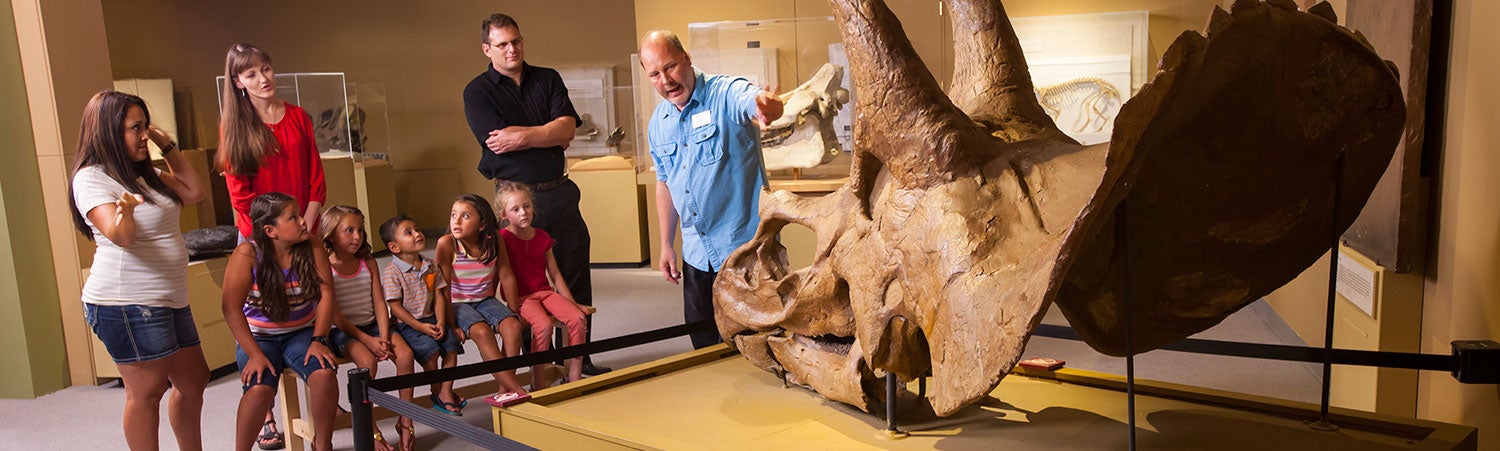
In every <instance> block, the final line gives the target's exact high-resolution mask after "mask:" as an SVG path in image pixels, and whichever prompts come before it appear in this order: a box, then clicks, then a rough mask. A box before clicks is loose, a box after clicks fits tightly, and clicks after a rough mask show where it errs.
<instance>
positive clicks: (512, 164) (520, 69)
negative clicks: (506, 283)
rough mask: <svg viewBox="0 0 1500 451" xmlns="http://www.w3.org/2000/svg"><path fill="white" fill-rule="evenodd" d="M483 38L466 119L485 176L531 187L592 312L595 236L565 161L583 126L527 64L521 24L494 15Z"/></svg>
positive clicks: (548, 79)
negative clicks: (481, 65)
mask: <svg viewBox="0 0 1500 451" xmlns="http://www.w3.org/2000/svg"><path fill="white" fill-rule="evenodd" d="M482 30H483V38H484V41H483V44H482V45H481V47H480V49H481V50H482V51H483V52H484V55H485V56H486V57H488V58H489V60H490V62H489V65H488V66H487V67H486V68H485V70H484V73H481V74H479V76H477V77H474V80H473V81H470V82H469V85H468V86H466V87H464V117H465V118H466V119H468V122H469V130H471V131H473V132H474V139H475V140H477V141H478V142H479V147H480V155H481V156H480V158H479V173H480V174H483V175H484V176H485V177H486V178H489V179H491V180H494V181H496V182H497V183H498V182H500V181H512V182H520V183H525V184H527V185H530V186H531V189H532V191H533V192H534V196H533V205H534V206H535V208H536V219H535V220H534V221H533V223H532V224H533V226H534V227H537V228H540V229H542V230H546V231H547V233H549V234H551V235H552V238H553V239H554V240H555V241H556V244H554V245H553V254H554V255H555V256H556V258H557V266H558V268H559V269H560V270H561V271H562V275H563V279H564V280H565V281H566V282H567V284H568V290H569V291H571V292H572V293H573V297H574V298H575V299H573V300H574V301H576V302H578V303H579V304H583V305H593V303H594V296H593V286H592V282H591V280H590V278H589V229H588V225H587V224H584V222H583V215H582V214H581V213H579V211H578V199H579V191H578V185H576V184H574V183H573V182H572V181H570V180H568V179H567V168H566V158H565V157H564V156H563V150H564V149H566V148H567V147H568V143H569V142H571V141H572V140H573V131H574V128H576V127H578V125H580V124H582V121H581V120H579V118H578V113H577V112H575V111H574V110H573V102H572V101H570V100H568V88H567V87H566V86H564V85H563V80H562V76H560V75H558V74H557V71H555V70H552V69H548V68H545V67H537V66H532V65H529V64H526V61H525V59H526V52H525V48H524V46H523V44H524V42H523V39H522V37H521V27H520V26H519V25H517V24H516V21H515V20H514V19H512V18H511V17H510V16H507V15H504V14H494V15H491V16H490V17H488V18H486V19H485V20H484V23H483V24H482ZM533 327H548V326H546V325H542V326H533ZM589 330H591V331H592V330H593V327H590V328H589ZM584 362H585V364H584V372H585V373H589V374H596V373H599V372H601V371H600V370H601V368H597V367H594V366H593V364H592V362H589V361H588V360H587V358H585V360H584ZM602 370H603V371H608V369H607V368H605V369H602Z"/></svg>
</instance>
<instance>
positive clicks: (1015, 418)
mask: <svg viewBox="0 0 1500 451" xmlns="http://www.w3.org/2000/svg"><path fill="white" fill-rule="evenodd" d="M1123 386H1124V384H1123V382H1122V380H1121V378H1119V377H1117V376H1112V375H1105V374H1099V373H1091V372H1087V371H1080V370H1071V369H1063V370H1059V371H1058V372H1055V373H1054V372H1036V373H1019V372H1018V373H1013V374H1011V375H1010V376H1008V377H1006V378H1005V379H1004V380H1003V381H1002V382H1001V383H1000V386H999V387H998V388H996V389H995V391H994V392H992V393H991V397H990V398H987V399H985V400H983V401H981V402H979V403H977V404H976V405H974V406H971V407H969V408H967V409H964V410H962V411H960V412H958V413H957V414H955V415H953V416H950V417H947V418H939V417H935V416H934V415H932V414H931V413H930V411H929V413H925V414H924V413H921V409H916V410H911V411H908V412H907V413H904V414H903V415H904V418H902V419H901V424H902V426H901V428H902V429H903V430H904V431H907V432H908V433H909V436H907V437H905V438H903V439H891V438H887V437H886V435H885V434H884V433H883V429H884V427H885V422H884V420H882V419H879V418H877V417H875V416H874V415H870V414H866V413H864V412H860V411H858V410H856V409H853V408H851V407H848V406H845V405H843V404H839V403H835V402H830V401H827V400H824V399H823V398H821V397H818V396H817V395H816V394H814V393H812V392H811V391H809V390H806V389H803V388H799V387H783V386H782V383H781V380H780V379H777V378H776V377H774V376H773V375H771V374H769V373H767V372H765V371H762V370H760V369H758V368H755V367H753V366H751V365H750V363H749V362H747V361H745V359H744V358H741V357H740V356H739V355H737V354H735V353H734V351H732V350H730V349H729V348H728V347H727V346H723V345H720V346H716V347H710V348H705V349H702V350H698V351H694V352H690V353H686V354H681V355H678V356H675V357H671V358H668V359H663V360H660V361H657V362H652V363H649V364H644V365H639V366H635V367H631V368H626V369H622V370H617V371H614V372H611V373H608V374H605V375H603V376H599V377H594V378H589V379H586V380H584V381H582V382H579V383H575V384H568V385H566V386H559V387H554V388H552V389H548V390H543V391H539V392H534V393H532V396H533V399H532V401H531V402H529V403H525V404H519V405H516V406H512V407H510V408H504V409H502V408H494V423H495V425H494V427H495V431H496V432H497V433H500V434H502V435H504V436H506V437H508V438H511V439H513V440H516V441H519V442H521V443H524V444H527V445H530V446H533V447H537V448H541V449H549V450H551V449H591V450H597V449H674V450H676V449H945V450H962V449H982V450H994V449H1070V450H1073V449H1125V448H1127V447H1128V445H1127V443H1126V440H1127V437H1128V433H1129V430H1128V426H1127V422H1126V421H1127V419H1126V415H1127V406H1126V396H1125V394H1124V393H1123V392H1121V391H1120V390H1121V389H1123ZM1136 390H1137V396H1136V413H1137V419H1136V420H1137V421H1136V425H1137V427H1138V429H1137V432H1136V435H1137V444H1138V446H1139V447H1140V448H1141V449H1151V450H1165V449H1192V450H1201V449H1223V450H1233V449H1246V450H1264V449H1278V450H1287V449H1316V450H1330V449H1360V450H1385V449H1389V450H1397V449H1415V450H1450V449H1474V448H1475V446H1476V444H1477V437H1478V435H1477V432H1476V430H1475V429H1474V428H1472V427H1467V426H1457V425H1450V424H1446V423H1437V422H1432V421H1425V420H1418V419H1413V418H1400V417H1394V416H1388V415H1378V414H1370V413H1363V412H1356V411H1349V410H1342V409H1335V410H1334V412H1333V416H1332V419H1333V422H1334V424H1336V425H1338V426H1340V427H1339V428H1338V429H1337V430H1335V431H1331V432H1330V431H1320V430H1316V429H1313V428H1312V427H1310V426H1309V424H1308V423H1307V420H1308V419H1312V418H1316V417H1317V406H1314V405H1310V404H1303V403H1294V402H1289V401H1280V400H1275V399H1270V398H1259V397H1252V396H1248V395H1241V394H1235V393H1227V392H1220V391H1213V390H1207V389H1198V388H1192V387H1184V386H1177V385H1172V384H1165V383H1159V382H1149V381H1140V380H1138V381H1137V384H1136Z"/></svg>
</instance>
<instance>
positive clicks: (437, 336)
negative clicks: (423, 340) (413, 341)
mask: <svg viewBox="0 0 1500 451" xmlns="http://www.w3.org/2000/svg"><path fill="white" fill-rule="evenodd" d="M422 328H424V329H427V331H426V332H424V333H426V334H427V336H429V337H432V339H433V340H442V339H443V327H442V326H439V325H436V324H426V323H423V324H422Z"/></svg>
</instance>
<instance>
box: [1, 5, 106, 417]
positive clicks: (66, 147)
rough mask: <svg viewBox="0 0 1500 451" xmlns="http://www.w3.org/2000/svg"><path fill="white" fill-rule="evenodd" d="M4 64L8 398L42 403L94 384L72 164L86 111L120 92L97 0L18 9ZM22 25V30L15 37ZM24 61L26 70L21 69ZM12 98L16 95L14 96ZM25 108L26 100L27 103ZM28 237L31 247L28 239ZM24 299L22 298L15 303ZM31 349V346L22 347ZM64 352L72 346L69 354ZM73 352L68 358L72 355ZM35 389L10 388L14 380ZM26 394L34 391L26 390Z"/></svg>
mask: <svg viewBox="0 0 1500 451" xmlns="http://www.w3.org/2000/svg"><path fill="white" fill-rule="evenodd" d="M0 17H4V18H5V20H7V21H9V23H7V24H6V25H5V26H4V28H5V30H3V31H0V34H3V35H4V36H5V37H4V38H0V44H3V45H0V47H3V50H0V53H3V56H0V58H4V59H7V60H10V61H11V63H9V64H4V65H0V67H4V68H5V69H4V70H0V83H3V86H4V87H3V89H4V91H5V92H6V93H7V94H6V96H5V98H6V99H16V101H15V102H14V103H12V102H6V105H5V106H4V107H3V108H4V110H3V111H4V112H3V113H0V117H3V119H4V120H3V125H0V135H3V136H5V137H6V138H8V139H7V141H6V145H5V147H4V150H0V152H3V153H4V155H5V158H4V161H5V162H6V164H5V165H3V166H0V173H3V175H4V177H3V179H4V181H5V188H4V193H3V195H4V204H5V205H4V214H5V216H6V221H5V223H6V224H5V225H6V227H5V232H4V233H3V234H5V235H6V238H5V239H6V240H8V241H9V243H8V246H9V247H10V249H9V252H8V253H6V254H4V255H6V258H9V259H14V260H11V262H12V264H13V266H10V267H4V266H7V265H0V278H3V279H8V278H11V277H14V284H6V285H4V286H7V287H14V289H15V291H14V292H3V291H0V305H4V304H6V303H10V302H15V303H17V304H16V305H17V306H16V309H17V311H10V310H9V309H8V308H7V307H0V308H7V311H5V312H0V313H3V314H4V317H3V319H4V320H6V321H17V322H16V323H15V324H13V325H6V326H4V328H5V329H8V330H7V331H6V333H7V334H9V333H13V332H15V331H19V333H20V334H22V335H21V336H19V337H14V338H15V340H14V341H12V337H9V336H7V337H6V339H5V340H4V341H3V343H4V344H5V346H4V347H5V348H12V347H16V348H21V349H6V350H5V351H4V352H7V353H10V352H16V353H18V354H15V355H9V354H7V355H6V357H7V358H6V360H4V361H6V362H21V364H20V365H17V366H19V367H20V368H14V367H11V366H10V365H6V367H5V369H4V370H0V371H3V374H0V380H4V382H0V383H3V384H7V385H5V386H4V390H5V393H4V394H3V395H4V396H36V395H40V394H43V393H47V392H50V391H53V390H57V389H60V388H62V387H65V386H67V385H68V384H69V383H70V382H71V383H73V384H79V383H89V382H92V381H93V379H92V367H91V366H90V364H89V363H88V362H89V353H88V350H87V348H88V335H87V332H86V329H85V327H84V325H83V313H82V312H83V309H82V304H81V303H80V302H79V301H78V293H79V290H80V287H81V283H80V279H79V271H78V270H79V268H80V266H79V259H78V257H77V249H78V244H77V243H78V242H79V241H80V240H81V239H82V237H81V235H80V234H79V233H78V232H77V231H76V230H74V229H73V223H72V217H71V213H70V210H69V208H68V200H67V173H68V169H67V168H68V167H69V165H68V163H69V160H70V159H71V158H70V157H71V155H72V153H73V151H74V148H75V147H76V145H77V136H78V122H79V118H80V116H81V115H82V110H83V106H84V103H85V102H86V101H87V100H88V98H89V97H90V96H92V95H93V94H94V93H95V92H97V91H99V90H101V89H105V88H108V87H110V85H111V83H110V79H109V69H108V68H109V54H108V53H107V50H106V49H105V47H104V42H103V41H104V33H103V23H104V21H103V15H102V13H101V12H100V9H99V4H98V2H97V1H93V0H58V1H46V2H42V1H38V0H13V1H11V2H9V5H7V8H6V14H4V15H3V16H0ZM11 26H14V28H10V27H11ZM17 62H19V64H16V63H17ZM11 93H14V94H13V95H12V94H11ZM21 99H25V101H24V102H22V101H21ZM23 237H24V238H23ZM12 296H14V297H12ZM14 344H21V345H22V346H15V345H14ZM64 346H67V348H65V347H64ZM65 349H67V350H66V351H65ZM23 373H29V375H30V378H31V380H29V381H25V382H16V384H20V385H16V386H13V385H8V384H11V383H12V382H11V381H12V380H13V379H11V378H10V376H18V377H19V375H21V374H23ZM21 385H24V387H21Z"/></svg>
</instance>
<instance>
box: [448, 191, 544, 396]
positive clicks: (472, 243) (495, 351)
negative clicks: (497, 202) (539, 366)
mask: <svg viewBox="0 0 1500 451" xmlns="http://www.w3.org/2000/svg"><path fill="white" fill-rule="evenodd" d="M448 228H449V233H448V234H447V235H443V237H442V238H438V243H437V258H436V260H437V262H438V267H439V268H440V269H442V271H443V276H444V277H447V278H448V280H449V283H448V289H449V294H450V298H451V299H452V300H453V310H452V311H453V316H454V319H455V321H453V322H452V324H453V325H454V326H456V328H457V329H456V330H455V331H454V333H455V334H456V335H455V336H456V337H458V339H459V340H460V341H462V340H464V339H465V337H466V336H467V337H468V338H472V339H473V340H474V345H475V346H476V347H478V348H479V355H481V356H483V357H484V359H485V360H495V359H499V358H504V357H510V356H516V355H520V354H521V333H522V332H523V331H524V330H525V326H524V325H523V324H522V323H521V317H520V316H517V315H516V313H515V309H516V308H518V307H519V306H518V305H516V302H517V299H516V283H515V275H513V274H512V273H511V271H510V263H509V261H508V260H507V259H506V255H505V247H504V246H505V245H504V244H503V243H501V242H500V235H499V233H498V231H499V223H498V222H497V221H496V219H495V210H494V209H492V208H490V203H489V202H487V201H485V199H484V198H483V197H479V196H476V195H473V194H464V195H462V196H458V199H455V200H454V201H453V209H452V210H451V211H449V214H448ZM497 291H498V292H499V294H500V295H501V296H502V297H503V299H505V302H504V303H501V302H500V301H499V300H498V299H496V298H495V294H496V292H497ZM496 333H499V334H500V338H501V339H502V340H503V343H504V344H505V348H504V349H503V351H502V349H501V348H500V345H499V343H497V342H496V341H495V334H496ZM493 376H494V377H495V382H496V383H498V384H499V385H500V390H499V392H498V394H496V395H495V396H494V397H493V398H492V399H490V400H489V401H490V402H491V403H493V404H500V405H510V404H514V403H517V402H521V401H524V400H526V399H529V398H531V396H530V395H528V394H526V389H525V388H523V387H521V384H520V382H518V381H517V380H516V372H515V370H508V371H500V372H497V373H494V374H493ZM532 379H533V380H532V383H533V384H535V383H536V382H537V380H536V379H537V375H536V373H535V372H533V373H532Z"/></svg>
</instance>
